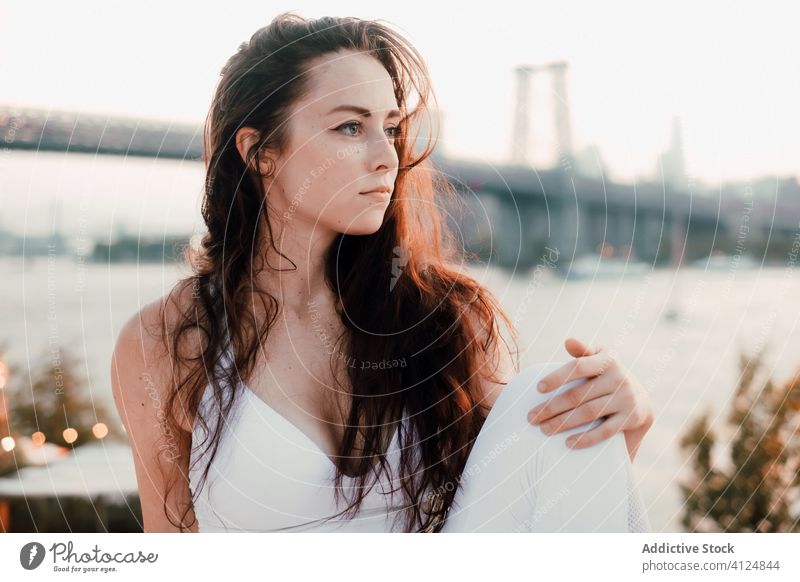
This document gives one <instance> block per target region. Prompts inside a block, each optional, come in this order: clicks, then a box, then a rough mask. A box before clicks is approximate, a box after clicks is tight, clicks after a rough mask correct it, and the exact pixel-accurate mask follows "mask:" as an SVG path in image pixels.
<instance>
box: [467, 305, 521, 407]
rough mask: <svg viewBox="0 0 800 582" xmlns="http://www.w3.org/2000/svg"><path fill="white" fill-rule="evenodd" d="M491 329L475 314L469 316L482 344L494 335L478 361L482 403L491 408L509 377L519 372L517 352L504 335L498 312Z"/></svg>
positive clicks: (494, 314) (495, 314)
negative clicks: (482, 356) (482, 359)
mask: <svg viewBox="0 0 800 582" xmlns="http://www.w3.org/2000/svg"><path fill="white" fill-rule="evenodd" d="M492 316H493V326H492V327H493V328H494V329H493V330H492V328H491V327H489V326H487V325H486V324H485V323H484V322H482V321H478V318H477V316H476V315H474V314H472V315H470V316H469V317H470V318H471V321H473V322H474V325H475V328H476V330H477V340H478V341H479V342H480V343H481V345H484V344H486V343H487V340H488V339H489V337H490V334H491V333H492V332H494V334H495V335H494V337H493V338H492V340H491V341H490V342H488V345H487V350H486V353H485V358H484V361H483V362H480V363H479V366H478V367H479V370H480V374H481V392H482V396H483V404H484V405H485V406H486V407H488V408H491V407H492V406H494V403H495V402H496V401H497V397H498V396H500V393H501V392H502V390H503V388H505V386H506V384H508V382H510V381H511V379H512V378H513V377H514V376H515V375H517V374H518V373H519V362H518V357H517V356H518V354H517V352H516V351H514V350H513V349H512V348H513V342H511V341H510V340H509V338H507V337H506V335H508V334H507V333H504V332H505V331H506V330H504V328H503V326H502V324H501V320H502V318H501V317H499V314H498V313H493V314H492Z"/></svg>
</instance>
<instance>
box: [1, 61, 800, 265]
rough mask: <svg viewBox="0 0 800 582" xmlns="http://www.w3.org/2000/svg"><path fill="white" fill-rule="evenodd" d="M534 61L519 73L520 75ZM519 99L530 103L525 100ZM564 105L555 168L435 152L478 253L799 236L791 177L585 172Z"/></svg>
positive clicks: (757, 244) (460, 222)
mask: <svg viewBox="0 0 800 582" xmlns="http://www.w3.org/2000/svg"><path fill="white" fill-rule="evenodd" d="M543 70H550V71H555V72H556V74H557V77H558V78H557V86H558V87H560V88H561V89H562V90H563V87H564V82H563V67H561V66H552V67H549V68H548V67H545V68H544V69H543ZM532 71H535V69H532V68H528V69H527V70H526V71H523V72H524V73H525V74H522V73H521V74H519V79H520V82H521V83H522V82H526V81H525V79H526V76H527V75H528V74H530V73H531V72H532ZM519 94H520V95H523V96H524V95H525V91H524V90H522V89H520V91H519ZM565 101H566V100H565ZM517 109H518V113H519V110H520V109H521V110H522V111H523V115H526V114H527V113H526V112H525V108H524V107H518V108H517ZM558 115H559V120H557V125H558V128H559V134H560V135H561V137H560V144H561V145H560V147H561V148H562V151H561V152H560V159H559V163H558V165H557V166H554V167H550V168H534V167H532V166H531V165H530V164H527V163H525V161H524V150H525V148H526V142H527V136H526V135H525V134H524V133H520V132H519V131H517V132H515V135H514V139H513V147H512V158H511V159H512V160H513V162H511V163H508V164H502V165H494V164H490V163H487V162H480V161H467V160H458V159H452V158H446V157H442V156H440V155H438V154H437V155H435V156H434V162H435V163H436V164H437V166H438V168H439V169H440V170H441V171H443V172H444V173H445V175H446V176H448V179H449V180H450V181H451V183H452V184H453V185H454V187H455V189H456V190H457V191H458V192H459V194H460V195H461V200H462V201H463V202H464V205H463V208H462V209H461V210H462V211H461V212H459V209H458V208H448V209H447V211H448V213H452V214H451V216H452V218H451V220H452V221H453V226H454V227H455V228H456V229H457V232H458V233H459V234H460V236H462V237H463V241H464V245H465V246H466V248H468V249H469V250H473V251H475V252H476V253H478V255H479V256H480V257H482V258H484V259H487V260H489V259H490V260H491V261H492V262H493V263H494V264H498V265H500V266H504V267H507V268H522V269H525V268H529V267H531V266H534V265H536V264H537V263H538V262H540V261H541V259H542V256H543V255H545V254H546V253H548V252H549V251H548V249H556V250H557V251H558V256H559V257H560V262H559V264H558V265H557V269H559V270H567V269H569V266H570V264H571V263H572V261H573V260H574V259H575V258H577V257H580V256H583V255H587V254H596V253H598V252H603V254H608V253H607V252H606V251H608V250H611V252H612V253H614V254H620V253H622V254H623V255H624V256H625V257H629V258H636V259H639V260H642V261H647V262H648V263H651V264H655V265H669V264H678V263H682V262H684V261H688V260H694V259H700V258H704V257H707V256H708V255H709V254H710V253H711V252H713V251H724V252H726V253H729V254H736V253H737V251H739V252H740V254H741V251H743V252H744V254H750V255H751V256H753V257H754V258H756V259H757V260H759V261H763V260H767V261H774V262H776V263H778V262H780V261H785V254H786V252H788V251H789V250H790V249H792V248H793V247H792V245H793V244H794V241H795V240H796V239H797V237H798V236H800V234H799V229H800V225H799V224H798V222H799V221H800V186H798V182H797V179H796V178H793V179H786V180H775V179H774V178H773V179H765V180H763V181H761V182H757V183H754V184H745V185H742V184H728V185H723V186H720V187H719V188H717V189H715V190H713V191H692V189H691V186H692V184H691V183H690V182H686V183H685V184H683V185H682V184H680V183H677V184H676V182H675V181H674V180H669V179H667V178H668V176H666V175H665V176H664V179H662V180H660V181H658V182H646V183H638V184H625V183H616V182H612V181H610V180H608V179H607V177H605V176H603V175H600V176H591V175H586V174H585V173H583V172H581V171H580V169H579V168H578V167H577V164H576V163H575V156H574V154H573V153H572V151H571V138H570V137H569V124H568V121H567V120H568V111H567V110H566V108H565V107H561V108H560V113H559V114H558ZM520 123H521V125H522V127H523V129H524V127H525V124H524V123H523V122H521V121H520ZM0 134H2V135H3V147H4V148H6V149H11V150H32V151H54V152H71V153H82V154H90V155H107V156H146V157H153V158H162V159H174V160H186V161H196V162H199V161H201V160H202V153H203V152H202V148H203V145H202V141H203V140H202V127H201V126H199V125H186V124H173V123H168V122H160V121H147V120H140V119H130V118H120V117H108V116H102V115H86V114H83V113H77V112H55V113H54V112H49V111H44V110H35V109H14V108H8V107H7V108H0Z"/></svg>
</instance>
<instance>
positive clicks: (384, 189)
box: [361, 186, 392, 194]
mask: <svg viewBox="0 0 800 582" xmlns="http://www.w3.org/2000/svg"><path fill="white" fill-rule="evenodd" d="M376 192H380V193H386V194H391V193H392V189H391V188H389V187H388V186H378V187H377V188H373V189H372V190H367V191H366V192H361V194H372V193H376Z"/></svg>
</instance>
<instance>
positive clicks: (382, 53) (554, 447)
mask: <svg viewBox="0 0 800 582" xmlns="http://www.w3.org/2000/svg"><path fill="white" fill-rule="evenodd" d="M432 99H433V97H432V93H431V90H430V87H429V86H428V84H427V71H426V69H425V65H424V62H423V60H422V58H421V57H420V56H419V55H418V53H417V52H416V51H415V50H414V49H413V48H412V47H411V46H410V45H409V44H408V43H407V42H406V41H405V40H404V39H403V38H402V37H401V36H400V35H398V34H397V33H395V32H393V31H392V30H390V29H389V28H387V27H385V26H384V25H382V24H380V23H378V22H373V21H362V20H358V19H353V18H343V19H337V18H322V19H318V20H312V21H306V20H304V19H302V18H300V17H298V16H295V15H292V14H283V15H281V16H279V17H278V18H276V19H275V20H274V21H273V22H272V23H271V24H270V25H269V26H267V27H264V28H262V29H260V30H259V31H257V32H256V33H255V34H254V35H253V37H252V38H251V39H250V41H249V42H246V43H243V44H242V45H241V46H240V47H239V50H238V52H237V53H236V54H235V55H233V56H232V57H231V58H230V60H229V61H228V62H227V64H226V65H225V67H224V68H223V70H222V74H221V80H220V82H219V84H218V86H217V88H216V93H215V95H214V99H213V103H212V106H211V109H210V112H209V116H208V119H207V121H206V135H205V138H206V143H205V146H206V147H205V162H206V170H207V174H206V192H205V197H204V201H203V208H202V212H203V217H204V219H205V223H206V225H207V228H208V233H207V234H206V235H205V237H204V239H203V241H202V248H201V249H200V250H199V252H198V255H197V256H196V257H195V258H194V260H193V261H192V262H193V264H194V274H193V276H191V277H189V278H187V279H185V280H183V281H181V282H180V283H179V284H178V285H177V286H176V287H175V289H174V290H173V292H172V293H170V294H169V295H168V296H167V297H166V298H164V299H162V300H160V301H157V302H154V303H152V304H150V305H148V306H146V307H145V308H144V309H142V311H141V312H140V313H139V314H137V315H136V316H134V317H133V318H132V319H131V320H130V321H128V323H127V324H126V325H125V326H124V328H123V329H122V331H121V332H120V336H119V339H118V342H117V346H116V347H115V351H114V357H113V360H112V382H113V384H114V395H115V401H116V403H117V407H118V410H119V412H120V415H121V417H122V418H123V420H124V423H125V425H126V428H127V430H128V433H129V436H130V438H131V441H132V444H133V448H134V453H135V455H134V457H135V462H136V472H137V479H138V481H139V485H140V498H141V502H142V513H143V516H144V522H145V523H144V529H145V531H187V530H188V531H309V530H312V531H400V530H403V531H477V530H490V529H499V530H518V531H536V530H537V529H538V528H548V529H550V530H552V529H563V530H564V531H568V530H569V528H577V529H580V530H589V531H600V530H603V529H612V530H614V529H617V530H619V529H623V530H624V529H635V528H629V527H628V526H627V522H622V521H619V518H620V515H622V516H623V518H625V519H627V517H626V516H627V514H628V513H629V510H628V509H627V508H628V506H633V505H632V504H630V503H628V501H627V499H628V495H629V493H631V492H633V493H635V491H633V489H632V486H631V484H630V462H629V461H628V456H627V455H625V446H624V445H625V444H627V447H628V453H629V455H630V457H631V459H632V458H633V456H634V454H635V451H636V448H637V447H638V444H639V442H640V441H641V438H642V437H643V435H644V433H645V432H646V431H647V429H648V428H649V425H650V422H651V421H652V414H651V413H650V410H649V404H648V402H647V398H646V394H645V393H644V391H643V390H642V389H641V386H640V385H639V384H638V383H637V382H636V381H635V380H634V379H632V378H631V377H630V376H629V375H628V374H627V373H625V372H624V370H622V368H621V367H620V366H619V365H618V364H617V363H616V362H614V360H613V358H609V357H608V356H607V354H605V353H604V352H603V351H598V352H597V353H595V351H594V350H590V349H589V348H588V347H587V346H585V345H583V344H581V343H580V342H572V343H570V344H568V346H567V347H568V350H570V352H571V353H572V355H574V356H576V357H578V359H577V360H573V361H572V362H570V363H568V364H565V365H563V366H561V367H560V368H558V369H556V368H555V367H554V366H552V365H546V366H544V367H541V366H537V367H534V368H529V369H527V370H525V371H523V372H522V373H520V372H519V370H518V363H517V362H515V357H514V356H515V355H516V351H515V350H511V349H509V348H508V346H507V344H506V342H505V340H504V338H503V336H502V334H501V327H500V326H501V323H504V324H505V325H506V326H507V327H508V328H509V331H510V333H511V335H512V338H515V337H516V336H515V331H514V330H513V329H512V325H511V322H510V321H509V319H508V317H507V316H506V315H505V314H504V313H503V311H502V309H501V308H500V306H499V305H498V303H497V301H496V299H495V298H494V297H493V296H492V295H491V294H490V293H489V292H488V291H487V290H485V289H483V288H482V287H481V286H480V285H479V284H478V283H477V282H476V281H474V280H473V279H471V278H470V277H468V276H466V275H465V274H463V273H462V272H460V271H459V270H458V269H457V268H456V265H458V264H459V263H461V262H463V261H464V259H465V257H464V256H463V255H460V254H459V253H458V251H457V249H458V246H457V245H455V244H454V243H453V239H452V237H451V235H450V234H449V233H448V232H447V231H446V229H445V228H444V223H443V220H442V216H441V212H440V207H441V205H442V202H443V199H442V198H441V197H442V196H447V197H448V198H447V199H446V200H444V202H446V203H447V204H451V203H453V202H454V200H455V199H456V198H455V194H454V191H453V190H452V188H451V187H450V186H449V185H448V183H447V182H446V181H445V180H443V179H442V178H440V177H438V176H437V174H436V173H435V172H433V171H432V168H431V166H430V164H429V160H428V158H429V157H430V154H431V152H432V149H433V141H432V140H430V141H428V143H427V144H425V143H423V144H422V145H425V146H426V147H424V148H420V147H417V146H418V145H419V143H418V140H417V137H418V133H419V132H420V128H422V127H425V126H427V127H433V124H431V123H430V120H427V123H426V119H425V116H426V115H429V103H431V102H432ZM434 192H435V193H436V194H435V195H434ZM547 373H550V374H549V376H547V377H546V378H545V374H547ZM512 378H513V381H511V380H512ZM542 378H545V379H546V380H548V382H549V384H550V385H551V388H558V395H557V396H554V397H553V398H552V399H549V398H548V394H547V393H546V392H537V391H536V389H535V386H534V384H535V382H536V381H537V380H539V379H542ZM584 378H594V381H593V382H591V383H587V382H585V381H584V380H583V379H584ZM510 381H511V382H510ZM506 384H508V386H506ZM504 386H506V387H505V388H503V387H504ZM570 387H573V388H574V389H572V390H570V391H567V389H568V388H570ZM562 393H563V396H562V395H561V394H562ZM546 400H548V401H549V404H548V405H547V407H545V408H544V409H543V410H541V411H540V413H539V415H538V419H539V420H548V423H546V425H542V426H543V429H542V430H539V429H537V428H536V427H535V426H533V425H532V424H530V423H529V422H528V419H527V418H526V416H525V413H527V412H528V409H529V408H532V407H533V406H534V405H536V404H539V403H544V402H545V401H546ZM501 404H502V406H501ZM490 411H491V414H490ZM520 419H521V420H522V423H523V426H520ZM535 421H536V419H532V422H535ZM603 421H604V422H603ZM590 422H594V425H592V426H589V427H587V426H586V425H587V423H590ZM579 429H580V430H579ZM563 431H572V432H575V433H577V432H581V431H582V432H584V433H586V434H585V435H584V437H583V439H582V442H579V443H577V445H576V448H575V449H574V450H570V449H566V448H565V450H564V451H561V450H559V449H558V447H559V446H565V445H564V444H563V442H562V441H561V440H556V438H555V437H553V436H552V435H553V434H555V433H556V432H563ZM620 431H624V437H625V443H623V441H622V438H623V434H622V433H621V432H620ZM501 437H502V439H505V440H506V441H508V442H507V443H506V446H504V447H502V450H501V452H500V453H498V452H496V449H497V447H498V445H499V444H501V442H504V441H502V439H501ZM498 439H501V440H498ZM601 441H602V442H601ZM598 443H599V444H598ZM594 445H597V446H594ZM487 447H489V448H488V449H487ZM489 450H491V451H495V453H494V454H493V455H492V456H491V459H490V460H488V461H485V459H484V458H483V457H484V456H485V454H488V453H484V451H489ZM478 454H480V456H476V455H478ZM484 461H485V462H484ZM549 464H553V466H554V468H555V470H554V471H544V472H542V471H543V470H545V469H547V467H549V466H550V465H549ZM476 466H478V467H481V466H482V467H484V470H483V471H482V472H481V471H476V470H474V467H476ZM490 467H491V470H489V468H490ZM545 473H547V475H545ZM582 483H583V484H587V483H588V484H590V485H591V486H592V488H593V489H594V492H592V491H587V490H585V487H584V486H582V485H581V484H582ZM554 484H557V485H559V486H560V487H561V488H562V489H567V490H568V491H569V493H564V492H563V491H562V492H561V493H557V494H556V495H549V494H548V495H546V496H543V495H539V493H541V492H546V491H549V490H550V489H552V488H553V486H554ZM556 491H560V490H559V489H556ZM493 492H494V493H493ZM500 493H502V497H500V496H498V495H499V494H500ZM509 496H512V497H513V498H512V497H509ZM545 505H546V507H545ZM620 507H621V508H622V510H623V512H624V514H620V513H619V508H620ZM573 509H574V511H573ZM487 512H488V514H491V515H494V516H495V518H493V519H488V518H485V516H486V515H487ZM580 512H582V516H581V515H578V514H579V513H580ZM496 516H500V517H499V518H496ZM537 516H538V517H537ZM543 516H544V517H543ZM548 516H549V517H548ZM576 516H577V518H578V519H577V520H574V521H572V523H570V520H571V519H572V518H574V517H576ZM554 519H558V520H559V521H558V522H556V521H552V520H554Z"/></svg>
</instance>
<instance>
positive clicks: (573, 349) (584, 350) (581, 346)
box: [564, 337, 601, 358]
mask: <svg viewBox="0 0 800 582" xmlns="http://www.w3.org/2000/svg"><path fill="white" fill-rule="evenodd" d="M564 347H566V348H567V351H568V352H569V353H570V355H571V356H575V357H576V358H580V357H583V356H593V355H594V354H596V353H597V352H599V351H600V349H601V348H598V347H592V346H590V345H589V344H587V343H585V342H582V341H581V340H579V339H577V338H574V337H570V338H567V340H566V341H565V342H564Z"/></svg>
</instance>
